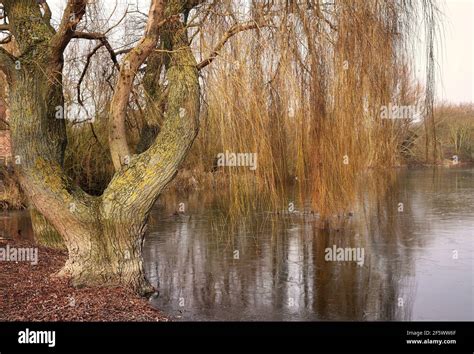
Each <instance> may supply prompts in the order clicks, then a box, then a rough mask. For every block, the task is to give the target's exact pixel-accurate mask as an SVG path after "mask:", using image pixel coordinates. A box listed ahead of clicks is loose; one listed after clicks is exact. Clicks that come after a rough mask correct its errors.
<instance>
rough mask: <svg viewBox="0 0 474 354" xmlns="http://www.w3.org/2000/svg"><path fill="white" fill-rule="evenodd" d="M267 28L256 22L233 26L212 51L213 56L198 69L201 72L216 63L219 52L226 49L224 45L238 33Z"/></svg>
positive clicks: (201, 63)
mask: <svg viewBox="0 0 474 354" xmlns="http://www.w3.org/2000/svg"><path fill="white" fill-rule="evenodd" d="M264 26H266V25H265V24H263V25H260V24H258V23H257V22H255V21H251V22H247V23H241V24H238V25H234V26H232V27H231V28H230V29H229V30H228V31H226V32H225V33H224V36H223V37H222V38H221V40H220V41H219V42H218V43H217V45H216V46H215V48H214V50H213V51H212V53H211V55H210V56H209V57H208V58H206V59H204V60H203V61H201V62H200V63H199V64H198V65H197V68H198V70H201V69H203V68H205V67H206V66H208V65H209V64H210V63H212V62H213V61H214V59H216V58H217V56H218V55H219V52H220V51H221V49H222V48H223V47H224V45H225V44H226V43H227V42H228V41H229V39H231V38H232V37H233V36H235V35H236V34H237V33H240V32H242V31H246V30H250V29H255V28H260V27H264Z"/></svg>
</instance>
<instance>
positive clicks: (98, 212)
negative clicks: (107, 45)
mask: <svg viewBox="0 0 474 354" xmlns="http://www.w3.org/2000/svg"><path fill="white" fill-rule="evenodd" d="M3 3H4V6H5V8H6V12H7V13H8V15H9V20H10V23H9V26H10V28H11V31H12V32H13V34H14V35H15V37H16V39H17V40H18V43H19V49H20V52H22V53H24V55H22V57H21V59H19V60H17V61H15V58H12V57H11V55H9V54H8V53H6V52H5V51H1V50H0V64H1V65H2V67H1V69H2V70H4V71H6V72H7V74H8V77H9V78H10V82H9V83H10V110H11V123H10V126H11V132H12V142H13V149H14V153H15V155H17V156H19V157H20V165H19V166H18V171H17V172H18V179H19V182H20V184H21V186H22V189H23V190H24V191H25V193H26V194H27V196H28V198H29V200H30V202H31V204H32V205H33V206H34V207H35V208H36V210H37V211H38V213H39V214H34V219H35V220H34V223H35V228H36V230H37V232H39V233H40V235H38V236H40V237H41V236H42V235H41V234H45V235H46V234H48V233H50V231H51V228H50V227H52V228H54V229H55V230H56V231H57V232H58V233H59V234H60V235H61V237H62V239H63V241H64V244H65V245H66V247H67V250H68V254H69V258H68V260H67V262H66V264H65V265H64V267H63V268H62V269H61V270H60V272H59V273H58V275H60V276H68V277H70V278H71V280H72V283H73V284H74V285H76V286H119V285H122V286H126V287H129V288H132V289H134V290H135V291H136V292H137V293H139V294H142V295H145V294H148V293H150V292H152V291H153V290H154V289H153V288H152V287H151V286H150V284H149V282H148V281H147V280H146V278H145V274H144V269H143V264H142V262H143V260H142V246H143V239H144V234H145V229H146V223H147V219H148V215H149V212H150V210H151V208H152V206H153V204H154V202H155V201H156V199H157V198H158V196H159V195H160V193H161V191H162V190H163V189H164V188H165V186H166V185H167V184H168V183H169V182H170V181H171V180H172V178H173V177H174V176H175V174H176V172H177V169H178V167H179V165H180V163H181V162H182V161H183V159H184V158H185V156H186V154H187V152H188V151H189V148H190V147H191V145H192V143H193V141H194V139H195V137H196V135H197V132H198V127H199V108H200V101H199V100H200V94H199V81H198V70H197V68H196V61H195V58H194V56H193V54H192V51H191V49H190V47H189V41H188V38H187V36H186V29H185V28H184V26H183V24H177V25H176V27H175V28H174V30H175V32H174V33H173V35H172V39H171V41H172V45H173V47H174V48H179V50H174V51H173V54H172V55H171V58H170V65H169V68H168V70H167V78H168V82H169V84H168V96H167V105H166V107H167V110H166V120H165V121H164V123H163V125H162V127H161V129H160V134H159V135H158V136H157V137H156V139H155V141H154V142H153V143H152V144H151V145H150V147H149V148H148V149H147V150H146V151H144V152H143V153H140V154H138V155H132V156H129V157H130V158H129V159H127V160H128V163H127V164H126V165H124V166H121V163H122V162H121V161H122V157H123V156H121V155H120V156H119V155H117V156H119V157H120V159H119V161H118V162H119V163H117V164H115V165H116V167H117V171H116V173H115V175H114V177H113V179H112V181H111V182H110V184H109V186H108V187H107V188H106V190H105V191H104V193H103V195H102V196H100V197H96V196H91V195H88V194H87V193H85V192H84V191H82V190H81V189H80V188H79V187H78V186H76V185H75V184H74V183H73V182H72V181H71V180H70V179H69V178H68V176H67V175H66V174H65V172H64V169H63V158H64V151H65V147H66V144H67V141H66V129H65V121H64V119H58V112H61V111H62V110H64V98H63V92H62V74H61V72H62V66H63V59H62V51H63V50H64V48H65V46H66V45H67V38H68V36H69V39H70V38H71V28H72V31H73V30H74V27H71V26H74V24H72V25H71V23H70V21H71V18H73V19H78V18H79V19H80V16H82V14H83V13H84V11H85V0H75V1H72V2H69V3H68V4H69V5H68V6H67V8H66V11H65V14H64V16H63V20H62V22H61V25H60V28H59V30H58V31H57V32H55V31H54V29H53V28H52V27H51V26H50V25H49V24H48V23H47V21H46V20H44V19H41V16H42V14H41V12H40V11H39V7H38V4H37V2H36V1H35V0H22V1H13V0H5V1H4V2H3ZM182 3H183V2H182V1H181V0H172V1H171V2H170V4H174V5H175V6H174V8H173V13H179V11H181V8H182ZM162 6H163V3H162V2H161V1H160V0H153V5H152V6H151V7H150V17H153V21H152V22H150V26H151V27H150V28H149V30H147V33H148V35H149V36H148V37H147V38H145V39H144V40H143V41H142V43H143V44H144V46H145V47H147V48H148V49H149V50H150V51H152V49H153V43H154V42H153V40H156V28H155V29H153V24H155V25H156V23H157V21H158V20H159V19H160V16H161V14H160V11H161V9H162ZM71 14H74V17H72V16H71ZM32 19H33V20H32ZM153 36H155V37H153ZM153 38H155V39H153ZM150 41H152V42H150ZM150 43H151V44H150ZM142 49H143V48H139V49H138V50H137V51H135V52H134V54H133V53H132V54H131V57H133V56H134V55H135V59H137V58H138V59H139V60H144V59H143V57H141V56H142V55H143V51H142ZM134 65H136V66H137V65H138V64H137V63H134ZM121 75H125V76H124V77H121V80H119V83H121V82H123V83H124V84H127V83H133V79H131V78H130V77H128V76H127V75H130V73H129V72H127V71H126V70H125V71H122V72H121ZM115 92H116V93H117V92H121V93H122V94H123V95H122V96H123V97H122V98H123V99H124V100H125V99H127V95H126V93H127V88H126V87H120V89H117V90H116V91H115ZM116 98H117V99H116V100H115V101H117V102H121V103H123V102H126V101H121V100H119V99H118V98H119V97H116ZM124 107H125V108H126V105H124ZM122 113H123V112H121V111H118V112H115V114H114V115H113V117H114V119H112V122H113V124H115V122H116V121H119V120H120V117H121V115H122ZM59 118H61V114H59ZM113 124H112V127H113ZM112 130H113V129H112ZM115 133H117V132H115ZM124 141H126V137H125V136H124V135H123V134H122V135H117V134H115V135H113V139H111V151H116V152H119V154H121V153H122V150H123V149H119V148H120V147H121V146H120V144H118V143H121V144H122V145H123V142H124ZM125 150H127V149H125Z"/></svg>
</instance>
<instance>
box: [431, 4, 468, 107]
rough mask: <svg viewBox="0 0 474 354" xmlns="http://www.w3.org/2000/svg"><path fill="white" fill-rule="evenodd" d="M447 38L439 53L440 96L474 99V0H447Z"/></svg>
mask: <svg viewBox="0 0 474 354" xmlns="http://www.w3.org/2000/svg"><path fill="white" fill-rule="evenodd" d="M441 8H442V10H443V12H444V13H445V19H444V23H443V28H444V42H443V48H442V51H441V52H440V53H439V54H438V59H437V60H438V62H439V74H440V79H441V80H439V82H438V85H437V90H438V92H437V96H438V99H439V100H446V101H450V102H456V103H458V102H474V88H473V82H474V61H473V59H474V58H473V55H472V54H473V48H474V35H473V33H474V0H445V1H444V2H443V3H441Z"/></svg>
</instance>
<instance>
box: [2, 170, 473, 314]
mask: <svg viewBox="0 0 474 354" xmlns="http://www.w3.org/2000/svg"><path fill="white" fill-rule="evenodd" d="M288 200H289V201H291V200H292V199H291V196H289V198H288ZM220 202H221V201H220V200H219V197H217V196H213V195H210V194H209V193H203V192H195V193H192V194H190V195H188V196H186V197H185V198H184V197H181V198H180V197H178V196H174V197H172V198H168V197H167V198H163V199H160V200H159V201H158V203H157V204H156V206H155V208H154V209H153V211H152V213H151V219H150V224H149V229H148V235H147V238H146V240H145V249H144V258H145V269H146V273H147V276H148V278H149V279H150V281H151V283H152V284H153V285H154V286H155V287H157V288H159V291H160V295H159V297H157V298H156V299H154V300H153V301H152V305H153V306H155V307H157V308H159V309H161V310H162V311H164V312H165V313H166V314H168V315H170V316H171V317H172V318H174V319H175V320H193V321H207V320H212V321H214V320H219V321H221V320H264V321H266V320H269V321H270V320H271V321H274V320H284V321H317V320H350V321H352V320H421V321H431V320H437V321H443V320H444V321H450V320H471V321H472V320H474V301H473V297H474V296H473V294H474V292H473V284H474V169H460V168H456V169H454V168H453V169H446V168H442V169H410V170H408V169H407V170H400V171H397V172H395V176H394V177H393V178H391V179H390V183H386V185H384V187H383V188H382V187H379V185H378V184H377V182H374V181H373V180H372V178H367V179H366V181H365V183H364V188H363V189H361V191H360V193H359V198H358V202H357V203H355V205H354V208H353V212H351V213H350V214H346V215H344V216H338V217H335V218H336V219H338V220H339V225H340V226H338V227H337V228H334V229H331V230H327V229H321V228H320V226H319V225H320V223H319V222H318V221H319V220H318V216H317V215H315V214H312V213H311V211H310V207H309V206H308V205H303V206H298V204H297V203H296V205H295V211H294V212H286V213H281V212H279V213H276V212H275V211H272V210H260V211H256V212H255V213H253V214H252V215H250V216H248V217H245V218H240V219H238V220H231V219H226V218H225V217H223V213H222V210H221V205H222V204H221V203H220ZM180 203H183V204H180ZM180 206H184V207H185V210H186V213H185V214H178V215H175V213H173V212H172V211H173V210H178V208H179V207H180ZM285 207H286V206H285V205H282V208H281V209H285ZM0 228H1V229H2V230H0V231H1V233H3V234H6V235H14V236H16V237H24V238H29V237H31V225H30V222H29V217H28V213H27V212H24V211H23V212H3V213H1V214H0ZM19 230H20V231H19ZM18 233H19V235H18ZM0 236H2V235H1V234H0ZM334 251H336V252H334ZM338 255H339V256H341V257H338ZM351 257H352V258H351ZM40 261H41V260H40Z"/></svg>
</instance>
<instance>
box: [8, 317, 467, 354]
mask: <svg viewBox="0 0 474 354" xmlns="http://www.w3.org/2000/svg"><path fill="white" fill-rule="evenodd" d="M27 329H28V331H27ZM34 331H39V333H38V332H34ZM44 331H55V335H54V339H55V343H54V347H52V346H51V347H50V346H48V344H32V343H27V344H20V343H19V340H21V339H20V336H22V340H23V341H25V340H29V339H26V336H27V334H29V335H30V336H33V337H31V338H32V339H31V338H30V339H31V340H32V341H35V340H36V338H38V340H39V339H41V338H44V339H45V340H44V341H47V340H46V338H47V333H45V332H44ZM32 333H33V335H32ZM49 334H51V336H50V337H49V338H50V339H51V338H52V333H49ZM473 337H474V323H473V322H442V323H440V322H286V323H277V322H239V323H237V322H207V323H204V322H175V323H18V322H12V323H0V354H5V353H12V352H31V353H42V352H51V353H73V352H83V353H86V352H88V353H90V352H101V353H106V352H114V353H120V352H128V353H140V352H157V353H160V352H205V353H222V352H249V351H251V352H259V353H264V352H269V353H276V352H288V353H298V352H314V353H320V352H323V351H325V352H363V353H368V352H378V353H381V352H405V353H406V352H444V353H473V352H474V342H473ZM407 341H412V342H410V343H408V342H407ZM415 341H419V342H415ZM453 341H455V342H453ZM49 343H50V344H51V341H50V342H49Z"/></svg>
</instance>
